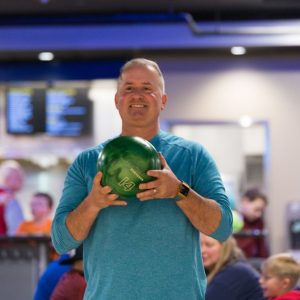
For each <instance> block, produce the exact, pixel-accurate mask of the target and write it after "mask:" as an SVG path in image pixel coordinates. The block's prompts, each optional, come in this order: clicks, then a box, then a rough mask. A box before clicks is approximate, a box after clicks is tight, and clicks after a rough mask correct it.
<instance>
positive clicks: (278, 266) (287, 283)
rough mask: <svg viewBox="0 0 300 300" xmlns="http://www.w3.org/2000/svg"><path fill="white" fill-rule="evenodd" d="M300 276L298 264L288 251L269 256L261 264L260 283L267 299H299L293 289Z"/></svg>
mask: <svg viewBox="0 0 300 300" xmlns="http://www.w3.org/2000/svg"><path fill="white" fill-rule="evenodd" d="M299 278H300V265H299V263H298V262H297V261H296V260H295V259H294V258H293V257H292V256H291V255H290V254H288V253H280V254H276V255H272V256H270V257H269V258H268V259H267V260H266V261H264V262H263V264H262V274H261V277H260V285H261V287H262V289H263V292H264V296H265V297H267V299H268V300H299V299H300V291H297V290H295V289H294V288H295V287H296V284H297V281H298V280H299Z"/></svg>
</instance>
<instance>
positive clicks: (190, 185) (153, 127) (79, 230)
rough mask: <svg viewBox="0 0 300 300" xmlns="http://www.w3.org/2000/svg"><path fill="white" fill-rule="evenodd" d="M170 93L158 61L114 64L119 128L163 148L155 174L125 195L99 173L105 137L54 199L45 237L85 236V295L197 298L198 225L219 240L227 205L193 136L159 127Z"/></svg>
mask: <svg viewBox="0 0 300 300" xmlns="http://www.w3.org/2000/svg"><path fill="white" fill-rule="evenodd" d="M167 102H168V98H167V95H166V92H165V83H164V78H163V75H162V73H161V70H160V68H159V66H158V65H157V64H156V63H155V62H153V61H150V60H147V59H143V58H137V59H133V60H131V61H129V62H127V63H126V64H125V65H124V66H123V67H122V69H121V71H120V76H119V79H118V85H117V92H116V95H115V105H116V108H117V110H118V112H119V114H120V117H121V119H122V129H121V135H123V136H138V137H141V138H144V139H146V140H148V141H149V142H150V143H151V144H152V145H153V146H154V147H155V148H156V149H157V151H159V152H160V153H161V155H160V158H161V164H162V169H161V170H149V171H148V175H149V176H152V177H154V178H155V179H154V180H153V181H151V182H148V183H142V184H140V186H139V188H140V189H141V190H142V191H141V192H139V193H137V194H136V197H135V198H133V199H130V200H128V201H125V200H124V199H122V198H121V197H119V196H118V195H116V194H114V193H111V191H112V189H111V187H110V186H102V185H101V179H102V176H103V174H102V172H97V168H96V164H97V158H98V156H99V153H100V152H101V150H102V149H103V147H104V146H105V145H106V143H107V142H108V141H106V142H104V143H102V144H100V145H98V146H95V147H93V148H90V149H87V150H85V151H83V152H82V153H81V154H79V155H78V157H77V158H76V160H75V161H74V162H73V164H72V165H71V166H70V168H69V170H68V173H67V176H66V179H65V184H64V189H63V193H62V197H61V199H60V202H59V205H58V207H57V210H56V213H55V216H54V220H53V225H52V241H53V244H54V246H55V248H56V250H57V251H58V252H59V253H64V252H67V251H68V250H70V249H72V248H75V247H77V246H79V245H80V244H81V243H83V262H84V274H85V278H86V281H87V287H86V290H85V296H84V299H85V300H96V299H97V300H112V299H113V300H140V299H143V300H154V299H155V300H157V299H164V300H171V299H172V300H174V299H189V300H196V299H197V300H204V297H205V288H206V276H205V272H204V268H203V265H202V258H201V251H200V244H199V231H200V232H204V233H206V234H208V235H211V236H213V237H214V238H216V239H218V240H221V241H223V240H226V239H227V238H228V237H229V236H230V234H231V232H232V214H231V210H230V207H229V201H228V197H227V195H226V193H225V189H224V186H223V183H222V180H221V178H220V174H219V172H218V169H217V166H216V164H215V162H214V161H213V159H212V158H211V156H210V155H209V154H208V152H207V151H206V150H205V149H204V148H203V147H202V146H201V145H200V144H198V143H196V142H192V141H187V140H185V139H183V138H181V137H178V136H175V135H173V134H170V133H167V132H164V131H162V130H161V129H160V122H159V120H160V113H161V111H163V110H164V109H165V108H166V105H167Z"/></svg>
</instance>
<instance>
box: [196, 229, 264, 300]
mask: <svg viewBox="0 0 300 300" xmlns="http://www.w3.org/2000/svg"><path fill="white" fill-rule="evenodd" d="M200 241H201V251H202V258H203V265H204V268H205V271H206V275H207V289H206V295H205V300H221V299H222V300H264V299H265V298H264V297H263V292H262V289H261V287H260V285H259V273H258V272H257V271H256V270H255V269H254V268H253V267H252V266H251V265H250V264H249V263H248V262H247V261H246V259H245V257H244V254H243V252H242V251H241V249H239V248H238V247H237V245H236V241H235V240H234V238H233V237H231V238H229V239H228V240H226V241H225V242H220V241H217V240H216V239H214V238H212V237H210V236H207V235H205V234H202V233H201V234H200Z"/></svg>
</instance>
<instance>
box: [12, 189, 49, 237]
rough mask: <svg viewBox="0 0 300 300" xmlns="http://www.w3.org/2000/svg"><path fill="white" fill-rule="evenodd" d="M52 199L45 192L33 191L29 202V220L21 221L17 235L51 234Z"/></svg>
mask: <svg viewBox="0 0 300 300" xmlns="http://www.w3.org/2000/svg"><path fill="white" fill-rule="evenodd" d="M52 206H53V199H52V197H51V196H50V195H49V194H47V193H40V192H38V193H35V194H34V195H33V197H32V199H31V202H30V208H31V214H32V216H33V219H32V220H31V221H24V222H22V223H21V224H20V225H19V227H18V229H17V235H48V236H50V234H51V224H52V219H51V217H50V215H51V210H52Z"/></svg>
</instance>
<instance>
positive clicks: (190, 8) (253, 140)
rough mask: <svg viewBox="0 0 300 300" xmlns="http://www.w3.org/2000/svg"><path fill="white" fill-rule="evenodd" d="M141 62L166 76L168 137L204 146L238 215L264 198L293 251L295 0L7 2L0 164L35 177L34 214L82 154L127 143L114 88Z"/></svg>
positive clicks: (299, 116)
mask: <svg viewBox="0 0 300 300" xmlns="http://www.w3.org/2000/svg"><path fill="white" fill-rule="evenodd" d="M134 57H145V58H149V59H153V60H155V61H157V62H158V64H159V65H160V67H161V69H162V71H163V73H164V75H165V80H166V90H167V94H168V96H169V104H168V107H167V109H166V110H165V111H164V113H163V115H162V120H161V126H162V128H163V129H164V130H169V131H172V132H174V133H176V134H178V135H181V136H184V137H187V138H189V139H193V140H197V141H199V142H200V143H201V144H203V145H204V146H205V147H207V149H208V150H209V151H210V152H211V154H212V155H213V157H214V158H215V160H216V162H217V164H218V166H219V169H220V172H221V174H222V177H223V179H224V182H225V185H226V189H227V192H228V194H229V196H230V200H231V203H232V207H238V205H239V200H240V197H241V194H242V193H243V192H244V191H245V190H246V189H247V188H250V187H254V186H255V187H259V188H260V189H262V190H264V191H265V193H266V194H267V195H268V198H269V205H268V208H267V211H266V218H265V222H266V226H267V230H268V239H269V242H270V249H271V252H272V253H276V252H279V251H286V250H293V251H295V252H296V253H297V250H298V247H299V243H298V244H297V243H295V242H294V243H292V239H299V234H298V232H300V228H299V226H298V227H295V226H294V227H293V228H294V232H291V226H290V224H291V222H293V224H294V222H295V221H298V220H300V213H299V211H300V208H299V206H300V183H299V179H300V178H299V169H300V158H298V156H299V153H300V142H299V132H298V130H299V128H300V3H299V1H295V0H256V1H246V0H243V1H242V0H239V1H237V0H226V1H225V0H219V1H217V0H215V1H213V0H203V1H189V0H185V1H171V0H160V1H156V0H153V1H151V3H150V2H149V3H147V2H146V3H144V2H143V1H120V0H118V1H110V2H109V1H99V0H98V1H95V0H86V1H84V0H74V1H65V0H60V1H57V0H52V1H51V0H40V1H37V0H34V1H33V0H28V1H26V2H24V3H20V1H17V0H9V1H8V0H1V2H0V162H1V161H5V160H9V159H14V160H17V161H18V162H19V163H20V164H21V165H22V167H23V168H24V170H25V173H26V177H25V184H24V188H23V189H22V191H20V193H19V196H18V198H19V202H20V204H21V206H22V209H23V211H24V214H25V217H26V218H27V219H29V218H30V208H29V200H30V197H31V195H32V193H33V192H35V191H37V190H41V191H45V192H49V193H50V194H51V195H52V196H53V198H54V200H55V206H56V205H57V202H58V201H59V197H60V193H61V190H62V187H63V181H64V177H65V173H66V170H67V168H68V166H69V164H70V163H71V162H72V161H73V160H74V158H75V157H76V155H77V154H78V153H79V152H80V151H82V150H83V149H85V148H87V147H90V146H93V145H95V144H97V143H101V142H102V141H103V140H105V139H107V138H110V137H113V136H115V135H117V134H118V133H119V131H120V119H119V116H118V113H117V111H116V110H115V107H114V101H113V98H114V93H115V90H116V78H117V76H118V72H119V68H120V66H121V65H122V64H123V63H124V62H125V61H127V60H128V59H131V58H134ZM299 248H300V247H299ZM1 276H2V275H1Z"/></svg>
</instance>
